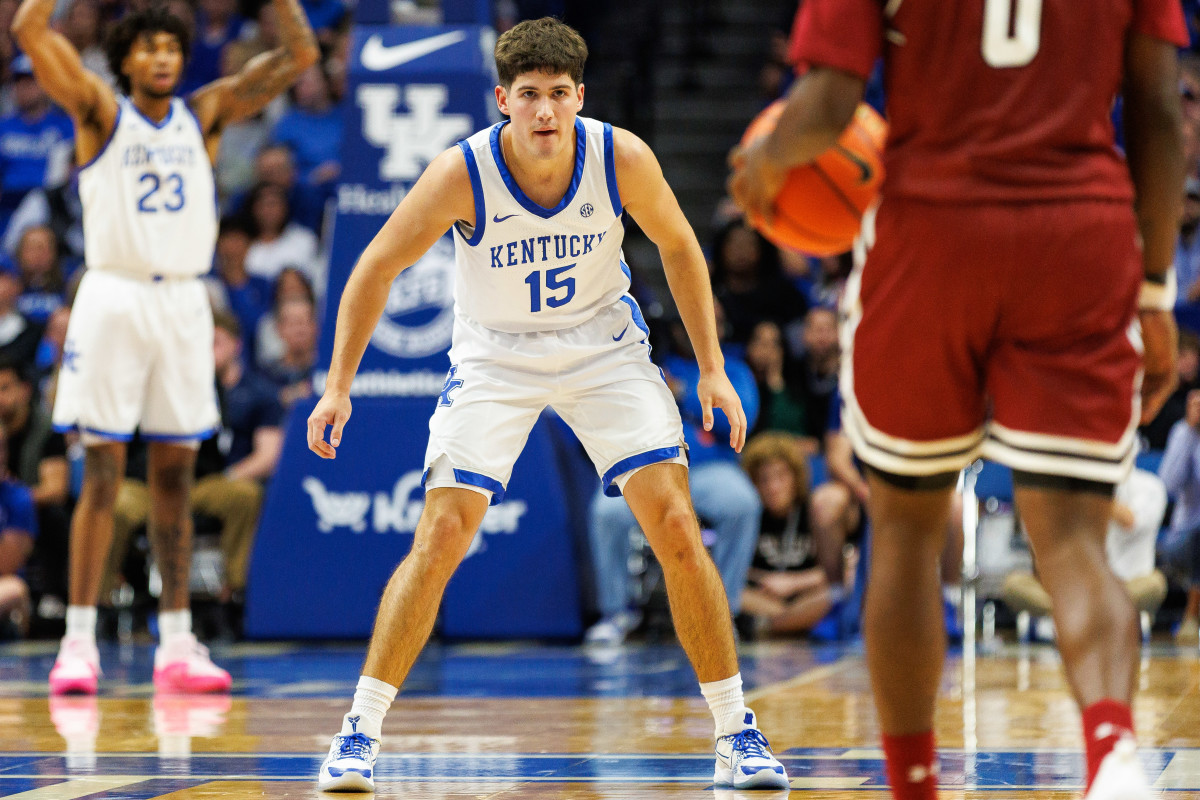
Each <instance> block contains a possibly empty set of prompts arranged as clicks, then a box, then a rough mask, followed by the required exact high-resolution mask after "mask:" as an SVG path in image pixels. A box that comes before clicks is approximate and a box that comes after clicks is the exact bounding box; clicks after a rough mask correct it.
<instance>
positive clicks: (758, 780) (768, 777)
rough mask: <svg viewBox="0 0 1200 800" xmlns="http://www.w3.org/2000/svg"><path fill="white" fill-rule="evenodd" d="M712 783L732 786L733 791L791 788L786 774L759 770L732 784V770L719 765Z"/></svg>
mask: <svg viewBox="0 0 1200 800" xmlns="http://www.w3.org/2000/svg"><path fill="white" fill-rule="evenodd" d="M713 783H714V784H716V785H717V786H732V787H733V788H734V789H790V788H791V786H792V784H791V782H790V781H789V780H788V776H787V775H786V774H783V775H780V774H779V773H778V772H775V771H774V770H770V769H763V770H759V771H758V772H756V773H754V774H753V775H747V776H746V777H744V778H742V780H741V781H740V782H734V779H733V770H731V769H729V768H728V767H722V766H720V765H719V764H718V765H717V770H716V772H715V773H714V774H713Z"/></svg>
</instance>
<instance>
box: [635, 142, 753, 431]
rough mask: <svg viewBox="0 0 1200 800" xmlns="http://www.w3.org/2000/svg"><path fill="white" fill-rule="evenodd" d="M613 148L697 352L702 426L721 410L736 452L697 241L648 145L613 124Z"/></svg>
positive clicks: (729, 397)
mask: <svg viewBox="0 0 1200 800" xmlns="http://www.w3.org/2000/svg"><path fill="white" fill-rule="evenodd" d="M613 150H614V156H615V161H616V167H617V188H618V191H619V192H620V195H621V203H622V204H623V205H624V207H625V210H626V211H628V212H629V213H630V215H631V216H632V217H633V218H634V219H635V220H636V221H637V224H638V225H640V226H641V228H642V230H643V231H644V232H645V234H646V235H647V236H649V237H650V241H652V242H654V244H655V245H657V246H658V252H659V255H660V256H661V257H662V262H663V271H664V272H666V275H667V284H668V285H669V286H670V287H671V296H672V297H674V298H675V305H676V306H677V307H678V308H679V316H680V319H682V320H683V325H684V327H685V328H687V332H688V338H690V339H691V340H692V347H693V348H694V349H695V351H696V361H697V362H699V364H700V386H699V389H698V392H699V394H700V402H701V404H702V405H703V407H704V429H705V430H711V429H712V426H713V412H712V409H713V408H721V409H724V411H725V416H726V417H728V419H729V426H730V428H731V432H730V436H729V445H730V447H732V448H733V449H735V450H737V451H738V452H741V450H742V445H743V444H745V443H746V428H747V425H746V413H745V411H743V409H742V402H741V399H740V398H739V397H738V395H737V392H736V391H734V388H733V385H732V384H731V383H730V382H729V378H728V377H727V376H726V375H725V357H724V356H723V355H722V354H721V342H720V340H719V339H718V338H717V321H716V314H715V312H714V310H713V297H712V287H711V286H710V284H709V278H708V266H707V265H706V264H705V261H704V253H703V252H702V251H701V250H700V243H699V242H698V241H696V234H695V232H694V231H692V226H691V225H689V224H688V221H687V218H686V217H685V216H684V215H683V210H682V209H681V208H680V207H679V201H678V200H676V199H675V194H674V192H672V191H671V187H670V186H668V185H667V181H666V178H664V177H663V174H662V168H661V167H660V166H659V165H658V159H657V158H655V157H654V153H653V152H651V150H650V148H649V146H647V145H646V143H645V142H643V141H642V140H641V139H639V138H638V137H637V136H635V135H633V134H632V133H630V132H629V131H626V130H622V129H620V128H613Z"/></svg>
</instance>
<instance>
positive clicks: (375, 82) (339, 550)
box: [246, 26, 581, 638]
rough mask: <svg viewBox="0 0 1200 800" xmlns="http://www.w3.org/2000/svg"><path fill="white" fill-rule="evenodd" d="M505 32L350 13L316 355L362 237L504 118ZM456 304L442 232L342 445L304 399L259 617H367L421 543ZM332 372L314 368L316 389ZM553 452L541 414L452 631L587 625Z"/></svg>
mask: <svg viewBox="0 0 1200 800" xmlns="http://www.w3.org/2000/svg"><path fill="white" fill-rule="evenodd" d="M493 43H494V33H493V32H492V31H491V30H490V29H489V28H484V27H481V26H456V27H441V28H436V27H435V28H385V27H373V26H358V28H357V29H356V30H355V33H354V39H353V47H354V54H355V55H354V57H353V58H352V60H351V62H350V67H351V72H350V77H349V87H348V91H349V97H350V98H352V100H353V102H350V103H347V104H345V106H344V113H345V114H346V125H345V139H344V141H343V143H342V181H343V183H342V184H341V186H340V187H339V190H338V193H337V217H336V221H335V223H334V234H333V244H332V256H331V260H330V275H329V291H328V295H327V297H328V302H327V303H326V309H325V314H324V320H323V323H322V327H321V342H320V352H319V357H318V364H319V365H320V366H321V367H322V368H325V367H327V366H328V364H329V359H330V354H331V352H332V350H333V337H334V329H335V323H336V319H337V307H338V301H339V300H340V298H341V295H342V291H343V289H344V288H345V284H346V280H347V278H348V277H349V276H350V272H351V270H352V269H353V268H354V264H355V262H356V261H357V260H358V257H359V255H360V254H361V253H362V251H363V249H364V248H365V247H366V246H367V244H368V243H369V242H370V240H371V239H372V237H374V236H375V234H376V233H377V232H378V230H379V229H380V228H381V227H382V226H383V224H384V222H385V221H386V220H387V218H388V216H389V215H390V214H391V213H392V211H393V209H394V208H395V207H396V205H397V204H398V203H399V202H400V201H401V200H402V199H403V198H404V197H405V195H406V194H407V193H408V191H409V189H410V188H411V187H412V185H413V183H415V182H416V180H417V178H418V177H419V176H420V174H421V172H422V170H424V169H425V167H426V166H427V165H428V164H429V162H430V161H431V160H433V159H434V158H435V157H436V156H437V155H438V154H439V153H441V152H442V151H443V150H445V149H447V148H449V147H452V146H454V144H455V143H456V142H457V141H459V140H460V139H462V138H465V137H467V136H469V135H470V134H471V133H473V132H474V131H476V130H478V129H481V128H485V127H487V126H488V125H490V124H491V123H492V122H493V121H494V120H495V114H496V112H495V99H494V94H493V87H494V86H495V77H494V68H493V65H492V58H491V52H492V46H493ZM453 306H454V244H453V241H452V239H451V237H450V236H449V235H447V236H445V237H443V238H442V239H441V240H440V241H439V242H438V243H437V244H436V245H435V246H434V247H432V248H431V249H430V250H429V252H428V253H427V254H426V255H425V256H424V257H423V258H422V259H421V260H420V261H419V262H418V263H417V264H415V265H413V266H412V267H410V268H408V269H406V270H404V271H403V272H402V273H401V274H400V276H399V277H398V278H397V279H396V281H395V282H394V283H393V285H392V287H391V290H390V292H389V293H388V298H387V304H386V308H385V311H384V315H383V318H382V319H381V320H380V322H379V324H378V326H377V327H376V328H375V331H374V334H373V335H372V337H371V341H370V345H369V346H368V347H367V350H366V353H365V354H364V356H363V360H362V364H361V366H360V368H359V372H358V375H357V377H356V379H355V381H354V384H353V386H352V389H351V394H352V396H353V399H354V411H353V416H352V417H351V419H350V422H349V424H348V425H347V427H346V432H345V436H344V438H343V442H342V444H341V446H340V447H339V449H338V457H337V459H335V460H333V461H325V460H322V459H320V458H318V457H317V456H316V455H314V454H313V453H310V452H309V451H308V449H307V441H306V424H305V423H306V420H307V417H308V414H309V413H310V412H311V410H312V406H313V404H314V403H315V400H314V401H310V402H308V403H301V404H298V405H297V406H296V407H295V408H293V409H292V411H291V414H290V415H289V419H288V423H287V432H286V437H285V443H284V450H283V454H282V457H281V459H280V468H279V472H278V474H277V475H276V477H275V479H274V480H273V481H272V482H271V485H270V487H269V491H268V494H267V500H266V504H265V506H264V508H263V514H262V520H261V522H260V525H259V533H258V538H257V540H256V542H255V549H254V556H253V559H252V562H251V576H250V579H249V583H248V590H247V597H246V631H247V633H248V634H250V635H252V636H259V637H322V638H356V637H364V636H367V635H369V634H370V631H371V623H372V621H373V618H374V612H375V608H376V607H377V605H378V601H379V596H380V593H381V592H382V590H383V586H384V584H385V583H386V581H387V579H388V576H389V575H391V573H392V570H393V569H394V568H395V566H396V565H397V564H398V563H399V562H400V561H401V559H403V557H404V556H405V554H407V552H408V550H409V549H410V548H411V546H412V541H413V532H414V531H415V530H416V527H417V521H418V519H419V518H420V515H421V511H422V509H423V507H424V490H423V488H422V486H421V473H422V469H423V466H424V455H425V445H426V442H427V441H428V437H429V428H428V420H429V416H430V415H431V414H432V412H433V409H434V404H435V403H436V402H437V397H438V395H439V394H440V393H441V391H442V388H443V385H444V384H445V383H446V380H447V378H446V375H447V371H448V370H449V366H450V363H449V359H448V358H447V356H446V351H447V349H448V348H449V347H450V337H451V333H452V331H453V322H454V312H453ZM325 377H326V374H325V373H324V372H322V371H318V372H317V374H316V376H315V378H316V380H315V383H316V387H317V390H318V392H320V391H321V390H323V388H324V382H325ZM479 435H480V436H487V435H488V431H479ZM557 464H558V460H557V457H556V451H555V448H554V444H553V443H552V438H551V437H550V436H549V435H548V434H547V433H546V432H545V430H544V426H543V425H542V424H539V425H538V426H537V427H535V428H534V431H533V433H532V434H531V435H530V437H529V442H528V444H527V445H526V448H525V452H524V454H523V455H522V456H521V458H520V459H519V460H518V461H517V464H516V467H515V468H514V470H513V476H512V479H511V481H510V482H509V485H508V491H507V493H506V495H505V500H504V502H503V503H500V504H498V505H496V506H493V507H491V508H490V509H489V511H488V513H487V516H486V517H485V518H484V521H483V525H482V526H481V528H480V531H479V534H478V535H477V536H476V537H475V540H474V542H472V544H471V548H470V552H469V553H468V556H467V558H466V559H465V560H464V562H463V564H462V566H461V567H460V568H459V571H458V573H457V574H456V575H455V577H454V578H453V580H452V581H451V583H450V586H449V587H448V589H447V592H446V596H445V599H444V602H443V606H442V631H443V633H445V634H447V635H450V636H460V637H467V636H471V637H508V636H533V637H572V636H577V635H578V634H579V633H580V627H581V620H580V610H579V590H578V586H577V582H576V579H575V566H574V563H575V562H574V556H573V553H572V547H571V541H570V536H569V534H568V530H569V526H568V517H567V506H566V504H567V502H568V500H567V499H566V498H567V493H566V492H565V491H564V487H563V481H562V479H561V476H560V471H559V469H558V466H557Z"/></svg>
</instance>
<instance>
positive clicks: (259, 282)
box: [214, 217, 274, 353]
mask: <svg viewBox="0 0 1200 800" xmlns="http://www.w3.org/2000/svg"><path fill="white" fill-rule="evenodd" d="M252 238H253V233H252V231H251V229H250V225H249V223H247V222H246V221H245V219H244V218H242V217H225V218H224V219H222V220H221V227H220V232H219V233H218V234H217V248H216V257H215V259H214V260H215V262H216V263H215V264H214V272H215V277H216V280H217V282H218V284H219V286H220V290H221V293H223V294H224V295H225V300H226V304H227V305H228V306H229V310H230V311H231V312H232V313H233V315H234V316H235V317H237V321H238V325H239V326H240V327H241V329H242V330H243V331H245V334H244V336H243V338H244V340H245V343H246V351H247V352H250V353H253V352H254V348H255V343H256V338H257V337H256V335H255V334H256V332H257V330H258V323H259V320H261V319H262V318H263V315H265V314H266V313H267V312H268V311H270V309H271V296H272V293H273V292H274V286H272V284H271V281H269V280H267V279H266V278H263V277H261V276H259V275H251V274H250V273H248V272H246V253H247V252H249V250H250V242H251V240H252Z"/></svg>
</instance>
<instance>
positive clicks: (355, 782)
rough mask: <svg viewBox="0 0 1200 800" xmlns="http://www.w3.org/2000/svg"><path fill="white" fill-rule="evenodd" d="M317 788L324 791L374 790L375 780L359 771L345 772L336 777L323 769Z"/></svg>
mask: <svg viewBox="0 0 1200 800" xmlns="http://www.w3.org/2000/svg"><path fill="white" fill-rule="evenodd" d="M317 788H318V789H320V790H321V791H322V792H373V791H375V781H374V780H373V779H371V778H368V777H365V776H364V775H362V774H361V773H358V772H345V773H342V774H341V775H339V776H337V777H336V778H335V777H334V776H332V775H330V774H328V773H327V772H325V771H324V770H321V777H320V779H319V780H318V781H317Z"/></svg>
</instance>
